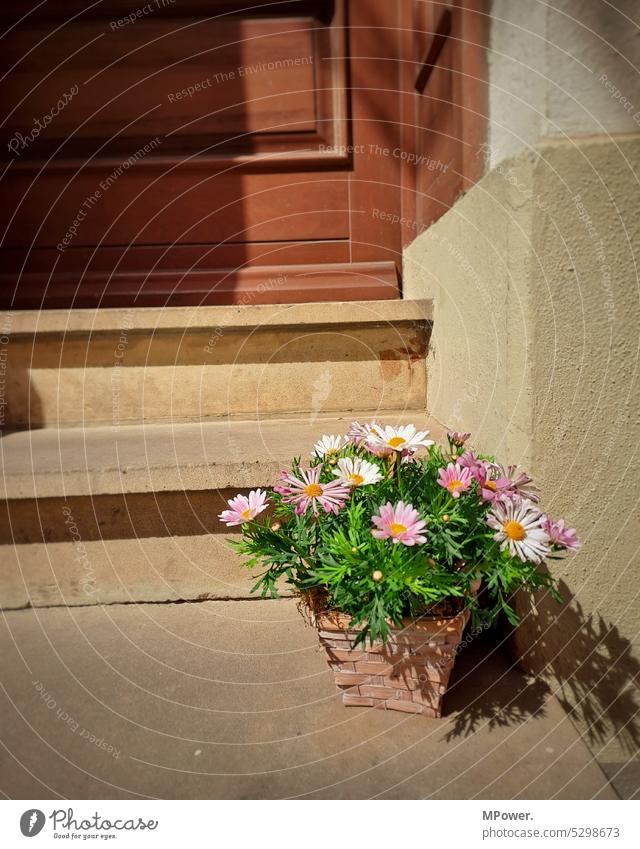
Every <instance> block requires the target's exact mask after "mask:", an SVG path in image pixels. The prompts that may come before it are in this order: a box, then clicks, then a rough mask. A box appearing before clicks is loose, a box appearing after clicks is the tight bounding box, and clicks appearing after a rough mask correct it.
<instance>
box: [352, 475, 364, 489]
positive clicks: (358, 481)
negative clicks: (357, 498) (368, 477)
mask: <svg viewBox="0 0 640 849" xmlns="http://www.w3.org/2000/svg"><path fill="white" fill-rule="evenodd" d="M349 480H350V481H351V483H352V484H353V485H354V486H360V484H361V483H364V478H363V477H362V475H356V474H355V472H354V474H352V475H349Z"/></svg>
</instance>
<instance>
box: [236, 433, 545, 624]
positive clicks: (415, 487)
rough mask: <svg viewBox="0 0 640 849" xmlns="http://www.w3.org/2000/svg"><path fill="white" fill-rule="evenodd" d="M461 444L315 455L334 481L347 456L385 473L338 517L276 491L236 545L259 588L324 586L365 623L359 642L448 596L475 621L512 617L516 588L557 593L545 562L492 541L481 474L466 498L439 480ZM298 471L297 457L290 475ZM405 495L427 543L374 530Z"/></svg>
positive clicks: (323, 477) (333, 602) (324, 477)
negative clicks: (382, 454) (407, 457)
mask: <svg viewBox="0 0 640 849" xmlns="http://www.w3.org/2000/svg"><path fill="white" fill-rule="evenodd" d="M461 450H462V449H458V448H456V447H455V446H454V445H451V444H450V445H449V449H448V452H447V451H446V449H443V448H441V447H439V446H437V445H433V446H431V448H430V449H429V450H428V452H427V454H426V456H425V457H424V458H422V459H415V458H414V459H412V460H411V462H406V463H401V462H400V461H399V458H395V459H394V460H389V459H386V458H379V457H375V456H373V455H372V454H371V453H370V452H369V451H368V450H367V449H366V448H364V447H356V446H354V445H353V444H349V445H347V446H346V447H345V448H343V449H341V450H340V452H339V454H337V455H333V456H332V457H331V459H330V460H328V461H326V462H325V461H323V460H319V459H314V460H312V461H311V463H310V466H311V467H315V466H318V465H320V466H321V467H322V468H321V474H320V482H321V483H328V482H330V481H335V476H334V475H333V470H334V468H335V463H336V461H337V458H338V457H345V456H352V457H361V458H363V459H366V460H367V461H369V462H373V463H375V464H376V465H377V467H378V468H379V470H380V472H381V473H382V474H383V475H384V478H383V480H382V481H380V482H379V483H376V484H371V485H363V486H358V487H354V488H353V490H352V494H351V497H350V499H349V500H348V502H347V503H346V504H345V505H344V507H343V508H342V509H341V510H340V511H339V512H338V514H337V515H334V514H333V513H325V512H323V511H322V509H319V513H318V515H317V516H316V515H314V512H313V510H312V509H311V508H310V509H308V510H307V512H306V513H304V514H303V515H297V514H296V512H295V505H294V504H290V503H287V500H286V496H283V495H282V494H279V493H278V492H274V493H273V496H272V498H271V501H272V504H273V505H274V507H273V511H272V515H271V517H270V518H269V519H263V520H254V521H251V522H247V523H246V524H245V525H243V528H242V530H243V538H242V540H241V541H240V542H237V543H235V547H236V549H237V550H238V551H239V552H240V553H241V554H244V555H246V556H247V557H248V558H249V559H248V560H247V563H246V565H247V566H248V567H249V568H252V569H254V568H256V567H257V566H260V567H261V568H262V570H263V571H262V572H261V574H260V576H259V579H258V581H257V583H256V585H255V587H254V591H260V592H261V594H262V596H263V597H265V596H271V597H275V596H276V595H277V585H278V583H279V582H280V581H281V580H284V581H285V582H287V583H288V584H291V585H293V586H294V587H295V588H297V589H298V590H312V589H321V590H322V591H323V592H325V593H326V596H327V603H328V605H329V606H330V607H334V608H337V609H339V610H341V611H343V612H344V613H347V614H349V615H350V616H351V617H352V620H353V623H354V624H355V625H358V626H360V627H361V628H362V632H361V639H362V640H364V639H367V638H368V639H371V640H374V639H378V638H379V639H382V640H385V639H386V638H387V636H388V634H389V627H390V623H395V624H397V625H399V624H401V620H402V618H403V617H406V616H411V617H417V616H420V615H423V614H424V613H425V611H428V608H429V607H430V606H432V605H434V604H437V603H438V602H442V601H443V600H445V599H446V600H451V599H462V600H464V603H465V604H467V605H468V606H469V607H470V608H471V611H472V614H473V616H474V619H475V621H476V624H479V621H480V620H482V621H483V623H484V624H487V623H490V622H493V621H494V620H495V619H496V617H497V616H498V615H499V614H500V613H503V614H504V615H505V616H506V617H507V618H508V620H509V621H510V622H512V623H514V624H515V623H517V616H516V614H515V612H514V610H513V608H512V606H511V603H510V599H511V598H512V596H513V593H514V592H515V591H516V590H517V589H520V588H525V589H527V590H531V591H533V590H536V589H539V588H544V589H548V590H550V591H551V592H552V593H553V594H554V597H558V596H557V592H556V591H555V589H554V586H553V581H552V579H551V577H550V576H549V574H548V573H547V572H546V571H545V570H544V568H542V567H538V566H536V565H535V564H534V563H531V562H529V561H523V560H520V559H519V558H518V557H513V556H511V555H510V554H509V551H508V549H507V550H501V549H500V546H499V544H498V543H497V542H496V541H494V533H495V531H494V530H493V529H492V528H491V527H489V525H488V524H487V522H486V517H487V514H488V512H489V510H490V509H491V504H490V503H488V502H486V501H483V500H482V498H481V495H480V491H479V486H478V483H477V482H476V481H475V480H474V481H473V483H472V484H471V488H470V489H469V490H467V491H466V492H463V493H461V495H460V497H459V498H454V497H453V496H452V495H451V493H450V492H449V491H448V490H447V489H445V488H444V487H443V486H441V485H440V484H439V483H438V471H439V470H440V469H442V468H446V466H447V464H448V463H449V462H451V460H452V458H455V457H456V456H457V454H459V453H461ZM451 452H453V455H452V453H451ZM480 459H485V460H488V461H490V462H492V458H490V457H480ZM299 469H300V463H299V460H296V461H295V462H294V464H293V474H294V475H297V474H299ZM398 501H404V502H405V503H407V502H409V503H411V504H412V505H413V506H414V507H415V508H416V509H417V511H418V513H419V514H420V517H421V518H422V519H424V520H425V521H426V524H427V528H426V532H425V535H426V537H427V541H426V543H423V544H420V545H415V546H406V545H403V544H397V543H394V542H392V540H390V539H376V538H375V537H373V536H372V529H373V527H374V526H373V525H372V516H374V515H377V514H378V511H379V508H380V506H381V505H383V504H385V503H387V502H390V503H391V504H396V503H397V502H398ZM377 573H381V576H380V575H378V574H377ZM374 575H375V578H374ZM477 579H482V581H483V587H484V592H483V599H486V601H483V606H482V608H481V607H480V606H479V604H478V601H477V599H476V596H475V594H474V592H473V590H472V584H473V583H474V581H476V580H477Z"/></svg>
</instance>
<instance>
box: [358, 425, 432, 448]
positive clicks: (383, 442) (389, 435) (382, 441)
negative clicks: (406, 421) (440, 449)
mask: <svg viewBox="0 0 640 849" xmlns="http://www.w3.org/2000/svg"><path fill="white" fill-rule="evenodd" d="M428 433H429V431H428V430H418V431H416V429H415V427H414V426H413V425H402V426H401V427H390V426H389V425H387V426H386V427H381V425H377V424H374V425H372V427H371V435H370V436H369V442H370V443H372V445H375V446H379V447H381V448H392V449H393V450H394V451H398V452H402V451H415V450H416V449H417V448H420V447H421V446H423V447H424V448H427V447H428V446H429V445H433V439H427V438H426V436H427V434H428Z"/></svg>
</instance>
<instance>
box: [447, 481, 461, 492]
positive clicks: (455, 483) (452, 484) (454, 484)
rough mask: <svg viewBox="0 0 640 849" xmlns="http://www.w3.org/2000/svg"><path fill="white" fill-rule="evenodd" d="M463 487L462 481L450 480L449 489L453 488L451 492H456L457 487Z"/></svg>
mask: <svg viewBox="0 0 640 849" xmlns="http://www.w3.org/2000/svg"><path fill="white" fill-rule="evenodd" d="M461 488H462V481H450V482H449V489H450V490H451V492H455V491H456V489H461Z"/></svg>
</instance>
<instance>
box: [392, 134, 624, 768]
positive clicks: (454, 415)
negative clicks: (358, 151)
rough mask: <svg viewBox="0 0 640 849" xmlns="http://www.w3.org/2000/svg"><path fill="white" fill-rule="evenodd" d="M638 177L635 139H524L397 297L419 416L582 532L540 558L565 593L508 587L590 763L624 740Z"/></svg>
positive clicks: (423, 242) (464, 201)
mask: <svg viewBox="0 0 640 849" xmlns="http://www.w3.org/2000/svg"><path fill="white" fill-rule="evenodd" d="M639 174H640V135H624V136H618V137H615V136H612V137H597V138H591V139H581V140H563V141H559V140H558V141H549V142H546V143H540V144H538V145H537V146H536V147H535V148H534V150H533V151H527V152H523V153H521V154H519V155H517V156H515V157H514V158H512V159H510V160H507V161H504V162H502V163H501V164H500V165H498V166H497V167H496V168H494V169H493V170H492V171H491V172H490V173H488V174H487V175H486V176H485V177H484V179H483V180H481V181H480V183H479V184H478V185H476V186H475V187H474V188H473V189H472V190H471V191H470V192H469V193H468V194H467V195H466V196H465V197H463V198H461V199H460V200H459V201H458V203H457V204H456V205H455V206H454V207H453V209H452V210H450V211H449V212H448V213H447V214H446V215H445V216H444V217H443V218H442V219H441V220H440V221H439V222H438V223H437V224H435V225H434V226H433V227H432V228H430V229H429V230H428V231H427V232H426V233H424V234H422V235H421V236H419V237H418V238H417V239H416V240H415V241H414V243H413V244H412V245H411V246H410V247H409V249H408V250H407V256H406V275H405V278H406V286H405V296H406V297H410V298H415V297H433V298H434V300H435V311H434V331H433V337H432V350H431V352H430V354H429V359H428V371H429V377H428V384H429V407H430V411H431V412H432V414H433V415H434V416H435V417H436V418H437V419H439V420H440V421H441V422H443V423H445V424H447V425H451V426H456V427H457V428H461V427H464V428H465V429H468V430H471V431H473V432H474V441H475V444H476V445H477V446H478V447H479V448H481V449H483V450H485V451H488V452H492V453H495V454H497V455H499V457H500V458H501V459H504V460H506V461H509V462H519V463H521V464H523V465H524V466H525V468H526V469H527V470H528V471H529V472H530V473H531V474H532V475H533V476H534V477H535V478H536V480H537V482H538V483H539V486H540V490H541V497H542V499H543V503H544V504H545V506H546V507H547V509H548V510H549V511H550V512H551V513H552V514H553V515H558V516H563V517H566V518H567V519H568V521H569V522H570V524H571V525H575V526H576V527H577V528H578V529H579V532H580V536H581V538H582V539H583V541H584V548H583V550H582V551H581V552H580V553H579V554H578V555H576V556H571V557H570V558H569V559H567V560H566V561H565V562H562V563H557V562H556V563H554V564H553V565H552V569H553V571H554V573H555V574H556V575H557V577H558V579H559V580H560V581H561V582H562V585H563V591H564V594H565V596H566V598H567V604H566V605H565V606H563V607H560V606H558V605H556V603H555V602H553V601H552V600H550V599H548V598H546V597H542V598H540V599H538V600H537V603H536V604H535V605H532V604H531V602H530V601H529V600H528V599H524V598H523V599H522V600H521V601H520V610H521V613H522V614H523V624H522V626H521V627H520V628H519V629H518V631H517V634H516V636H515V639H514V640H513V645H514V648H515V650H516V651H517V652H518V654H519V655H520V656H521V657H522V662H523V663H524V664H525V666H527V667H528V668H529V669H531V670H532V671H541V670H545V671H546V672H551V673H552V674H553V675H554V676H555V678H556V679H557V681H558V682H559V684H558V685H557V686H559V687H560V694H561V695H562V697H563V698H566V699H567V704H571V705H573V708H574V710H575V711H576V713H577V716H578V718H579V719H580V720H581V722H582V723H583V726H584V728H585V733H586V734H587V735H588V739H589V740H590V742H592V743H593V745H594V750H596V749H598V747H600V749H601V748H602V745H603V744H604V743H605V742H607V741H608V742H607V749H606V751H605V752H604V754H603V755H602V757H603V758H604V760H605V761H607V760H609V761H616V760H618V761H619V760H621V759H624V757H625V752H626V753H627V755H628V753H629V752H630V751H632V750H633V749H635V748H637V747H638V741H639V740H640V732H638V731H637V730H634V720H633V719H632V715H633V713H634V711H637V709H638V704H637V703H636V701H635V696H634V694H633V693H634V687H633V683H632V681H631V678H632V676H633V675H637V674H638V672H639V671H640V663H639V659H640V594H639V590H640V588H639V583H640V581H639V579H640V560H639V551H640V511H639V510H638V502H639V493H640V486H639V483H638V482H639V480H640V448H639V445H640V378H639V374H638V371H639V366H640V358H639V357H638V353H639V345H640V333H639V330H640V281H639V274H638V268H639V267H640V265H638V263H639V262H640V203H639V202H638V198H639V191H638V189H639V186H638V177H637V176H636V175H639ZM636 687H637V684H636ZM636 692H637V690H636ZM587 697H588V698H587ZM598 713H605V714H606V715H607V718H606V724H607V728H608V731H606V730H605V728H604V726H602V727H600V726H594V721H595V719H596V716H597V714H598ZM589 726H591V730H590V731H589V728H588V727H589ZM612 729H613V731H614V732H615V734H611V730H612ZM591 738H593V739H591Z"/></svg>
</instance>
